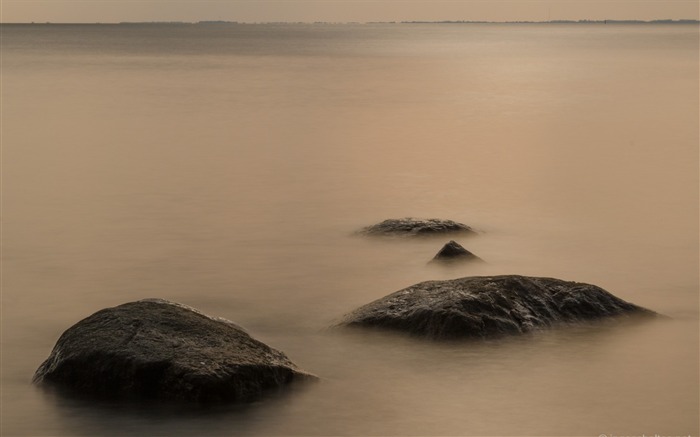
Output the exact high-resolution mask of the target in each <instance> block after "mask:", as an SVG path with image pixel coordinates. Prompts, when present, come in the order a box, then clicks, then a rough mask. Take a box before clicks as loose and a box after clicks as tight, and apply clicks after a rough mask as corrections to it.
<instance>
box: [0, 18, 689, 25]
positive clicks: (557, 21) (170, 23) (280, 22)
mask: <svg viewBox="0 0 700 437" xmlns="http://www.w3.org/2000/svg"><path fill="white" fill-rule="evenodd" d="M0 24H3V25H8V24H10V25H12V24H35V25H41V24H71V25H80V24H86V25H90V24H121V25H144V24H149V25H151V24H159V25H254V24H277V25H281V24H334V25H340V24H695V25H697V24H700V20H695V19H679V20H671V19H664V20H546V21H471V20H446V21H368V22H357V21H349V22H333V21H315V22H302V21H296V22H292V21H261V22H239V21H219V20H215V21H196V22H188V21H122V22H118V23H99V22H96V23H63V22H61V23H59V22H49V21H47V22H31V23H0Z"/></svg>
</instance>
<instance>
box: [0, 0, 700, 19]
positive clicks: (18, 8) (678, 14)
mask: <svg viewBox="0 0 700 437" xmlns="http://www.w3.org/2000/svg"><path fill="white" fill-rule="evenodd" d="M0 5H1V12H2V17H1V20H2V22H6V23H12V22H32V21H34V22H46V21H51V22H119V21H200V20H228V21H241V22H260V21H304V22H313V21H340V22H346V21H360V22H366V21H403V20H428V21H433V20H435V21H438V20H487V21H517V20H535V21H539V20H547V19H552V20H559V19H571V20H579V19H595V20H600V19H639V20H653V19H665V18H671V19H680V18H692V19H697V18H698V15H699V9H700V6H699V5H700V2H698V1H697V0H605V1H602V0H488V1H486V0H451V1H445V0H432V1H426V0H414V1H411V0H316V1H309V0H269V1H266V0H254V1H251V0H0Z"/></svg>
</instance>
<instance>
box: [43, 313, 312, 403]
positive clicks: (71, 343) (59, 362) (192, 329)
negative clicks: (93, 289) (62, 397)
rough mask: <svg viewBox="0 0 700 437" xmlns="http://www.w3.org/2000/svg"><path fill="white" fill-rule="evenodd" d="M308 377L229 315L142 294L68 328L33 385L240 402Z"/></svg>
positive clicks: (95, 393) (141, 396)
mask: <svg viewBox="0 0 700 437" xmlns="http://www.w3.org/2000/svg"><path fill="white" fill-rule="evenodd" d="M307 377H308V378H314V377H313V376H312V375H309V374H307V373H305V372H303V371H301V370H299V369H298V368H297V367H296V366H295V365H294V364H293V363H292V362H291V361H290V360H289V359H288V358H287V357H286V356H285V354H283V353H282V352H280V351H277V350H275V349H272V348H270V347H269V346H267V345H265V344H264V343H261V342H259V341H257V340H255V339H254V338H252V337H251V336H250V335H248V334H247V333H246V332H245V331H243V329H241V328H240V327H238V326H237V325H235V324H233V323H232V322H229V321H228V320H225V319H221V318H213V317H209V316H206V315H204V314H202V313H200V312H198V311H196V310H194V309H192V308H190V307H187V306H184V305H180V304H177V303H173V302H168V301H165V300H160V299H146V300H140V301H137V302H130V303H126V304H123V305H119V306H117V307H114V308H107V309H104V310H101V311H98V312H97V313H95V314H93V315H91V316H90V317H88V318H86V319H84V320H82V321H80V322H78V323H77V324H75V325H73V326H72V327H71V328H69V329H68V330H67V331H66V332H64V333H63V335H61V337H60V338H59V340H58V342H57V343H56V346H54V349H53V351H52V352H51V355H50V356H49V357H48V359H47V360H46V361H44V363H43V364H42V365H41V366H40V367H39V369H38V370H37V371H36V373H35V375H34V382H36V383H43V384H51V385H54V386H58V387H61V388H65V389H69V390H71V391H73V392H75V393H79V394H86V395H93V396H99V397H102V398H109V399H123V398H136V399H155V400H167V401H171V400H174V401H194V402H219V401H233V402H245V401H251V400H254V399H256V398H257V397H259V396H260V395H261V394H263V392H266V391H268V390H274V389H278V388H281V387H282V386H284V385H285V384H287V383H289V382H291V381H293V380H296V379H302V378H307Z"/></svg>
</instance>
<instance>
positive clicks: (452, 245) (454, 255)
mask: <svg viewBox="0 0 700 437" xmlns="http://www.w3.org/2000/svg"><path fill="white" fill-rule="evenodd" d="M464 261H482V262H483V261H484V260H483V259H481V258H479V257H478V256H476V255H474V254H473V253H471V252H470V251H468V250H467V249H465V248H464V247H462V245H461V244H459V243H457V242H456V241H454V240H450V242H449V243H447V244H445V245H444V246H442V249H440V251H439V252H438V253H437V254H436V255H435V257H433V259H432V260H431V261H430V262H431V263H446V264H451V263H454V262H464Z"/></svg>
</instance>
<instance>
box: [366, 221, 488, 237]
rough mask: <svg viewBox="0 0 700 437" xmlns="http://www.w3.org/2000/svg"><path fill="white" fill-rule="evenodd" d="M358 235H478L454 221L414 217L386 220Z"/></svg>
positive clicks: (368, 227)
mask: <svg viewBox="0 0 700 437" xmlns="http://www.w3.org/2000/svg"><path fill="white" fill-rule="evenodd" d="M358 233H359V234H361V235H368V236H408V237H415V236H429V235H443V234H476V232H474V230H473V229H472V228H470V227H469V226H467V225H465V224H463V223H458V222H455V221H452V220H441V219H416V218H412V217H406V218H402V219H388V220H384V221H383V222H381V223H377V224H375V225H371V226H367V227H365V228H363V229H361V230H360V231H358Z"/></svg>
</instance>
